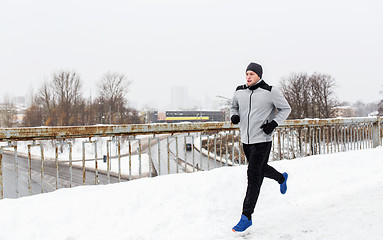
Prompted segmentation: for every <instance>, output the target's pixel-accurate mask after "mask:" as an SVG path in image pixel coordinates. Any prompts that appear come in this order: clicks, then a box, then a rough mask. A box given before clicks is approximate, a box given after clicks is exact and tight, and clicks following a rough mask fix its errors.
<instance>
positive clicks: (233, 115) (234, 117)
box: [230, 92, 240, 124]
mask: <svg viewBox="0 0 383 240" xmlns="http://www.w3.org/2000/svg"><path fill="white" fill-rule="evenodd" d="M230 119H231V122H232V123H234V124H238V123H239V121H240V119H239V104H238V99H237V96H236V94H235V92H234V96H233V99H232V101H231V107H230Z"/></svg>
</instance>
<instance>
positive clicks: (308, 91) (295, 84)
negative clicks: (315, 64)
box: [281, 73, 336, 119]
mask: <svg viewBox="0 0 383 240" xmlns="http://www.w3.org/2000/svg"><path fill="white" fill-rule="evenodd" d="M281 85H282V92H283V94H284V96H285V97H286V99H287V101H288V102H289V104H290V106H291V109H292V111H291V114H290V116H289V118H290V119H301V118H329V117H332V115H333V107H334V106H335V105H336V98H335V93H334V87H335V80H334V79H333V78H332V77H331V76H330V75H326V74H320V73H314V74H312V75H308V74H307V73H298V74H297V73H293V74H291V75H290V76H288V77H287V78H284V79H282V81H281Z"/></svg>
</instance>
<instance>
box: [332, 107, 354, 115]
mask: <svg viewBox="0 0 383 240" xmlns="http://www.w3.org/2000/svg"><path fill="white" fill-rule="evenodd" d="M333 110H334V117H355V109H354V108H353V107H351V106H338V107H334V108H333Z"/></svg>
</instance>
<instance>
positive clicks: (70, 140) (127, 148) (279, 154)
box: [0, 117, 383, 199]
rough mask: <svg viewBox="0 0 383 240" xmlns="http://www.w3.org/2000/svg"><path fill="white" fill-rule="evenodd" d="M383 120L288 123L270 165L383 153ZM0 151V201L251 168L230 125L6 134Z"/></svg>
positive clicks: (13, 130)
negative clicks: (332, 155) (227, 168)
mask: <svg viewBox="0 0 383 240" xmlns="http://www.w3.org/2000/svg"><path fill="white" fill-rule="evenodd" d="M382 119H383V118H380V117H368V118H336V119H303V120H287V121H285V122H284V123H283V124H282V125H280V126H278V128H277V129H276V131H275V134H274V135H273V146H272V152H271V154H270V159H269V160H270V161H276V160H282V159H293V158H297V157H303V156H309V155H316V154H329V153H335V152H343V151H349V150H358V149H366V148H374V147H377V146H381V145H382V135H383V134H382ZM189 143H190V144H189ZM0 144H1V145H0V198H1V199H2V198H17V197H23V196H28V195H33V194H38V193H44V192H49V191H54V190H56V189H59V188H70V187H75V186H79V185H98V184H109V183H116V182H121V181H130V180H134V179H137V178H143V177H155V176H157V175H166V174H176V173H185V172H195V171H207V170H210V169H214V168H217V167H221V166H238V165H242V164H247V162H246V158H245V157H244V154H243V151H242V148H241V144H240V132H239V129H238V125H233V124H231V123H229V122H209V123H207V122H201V123H174V124H137V125H96V126H73V127H70V126H69V127H67V126H65V127H35V128H1V129H0ZM188 145H189V146H190V145H191V146H192V147H191V149H190V148H188V147H187V146H188Z"/></svg>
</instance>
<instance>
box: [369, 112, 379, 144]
mask: <svg viewBox="0 0 383 240" xmlns="http://www.w3.org/2000/svg"><path fill="white" fill-rule="evenodd" d="M380 127H381V126H380V119H379V117H377V118H376V122H374V123H373V124H372V129H371V130H372V147H373V148H376V147H378V146H380V140H381V137H380Z"/></svg>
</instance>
